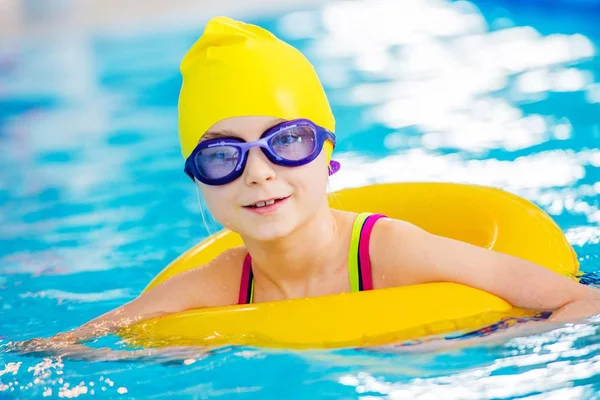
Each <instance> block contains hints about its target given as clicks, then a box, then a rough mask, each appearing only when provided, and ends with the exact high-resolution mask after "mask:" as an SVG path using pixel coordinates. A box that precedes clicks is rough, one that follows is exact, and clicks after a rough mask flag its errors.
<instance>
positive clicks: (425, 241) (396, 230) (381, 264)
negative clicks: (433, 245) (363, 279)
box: [369, 218, 431, 288]
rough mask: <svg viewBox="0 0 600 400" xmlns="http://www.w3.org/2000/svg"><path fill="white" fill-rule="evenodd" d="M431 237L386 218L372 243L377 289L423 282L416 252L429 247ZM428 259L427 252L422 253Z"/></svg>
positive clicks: (374, 282)
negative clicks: (417, 265)
mask: <svg viewBox="0 0 600 400" xmlns="http://www.w3.org/2000/svg"><path fill="white" fill-rule="evenodd" d="M430 237H431V235H430V234H429V233H427V232H426V231H424V230H423V229H422V228H420V227H418V226H416V225H414V224H412V223H410V222H408V221H403V220H399V219H394V218H382V219H380V220H378V221H377V223H376V224H375V225H374V226H373V230H372V234H371V239H370V242H369V250H370V258H371V264H372V273H373V284H374V286H375V288H383V287H391V286H404V285H412V284H417V283H421V278H420V276H419V275H420V274H418V273H415V271H414V267H415V265H413V264H415V263H414V262H413V259H414V257H415V252H416V249H419V251H422V250H423V249H428V248H429V244H430V243H429V242H430V240H429V238H430ZM421 256H422V257H427V254H426V253H423V254H421Z"/></svg>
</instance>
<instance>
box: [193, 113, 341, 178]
mask: <svg viewBox="0 0 600 400" xmlns="http://www.w3.org/2000/svg"><path fill="white" fill-rule="evenodd" d="M326 140H330V141H331V142H332V143H333V145H334V146H335V134H334V133H333V132H330V131H328V130H327V129H325V128H323V127H320V126H318V125H316V124H314V123H313V122H312V121H310V120H307V119H295V120H291V121H285V122H282V123H280V124H277V125H275V126H273V127H272V128H269V129H268V130H266V131H265V132H264V133H263V134H262V135H261V138H260V139H259V140H255V141H253V142H245V141H244V140H242V139H240V138H235V137H227V138H217V139H208V140H205V141H202V142H200V143H198V146H196V148H195V149H194V151H192V154H190V156H189V157H188V158H187V160H186V161H185V173H186V174H187V175H188V176H189V177H190V178H192V180H193V179H194V178H196V179H197V180H199V181H200V182H202V183H204V184H206V185H224V184H226V183H229V182H233V181H234V180H236V179H237V178H239V177H240V176H241V175H242V173H243V172H244V168H245V167H246V161H247V160H248V151H249V150H250V149H251V148H253V147H260V148H261V150H262V152H263V153H264V154H265V156H266V157H267V158H268V159H269V161H271V162H272V163H273V164H276V165H282V166H284V167H298V166H301V165H305V164H308V163H309V162H311V161H312V160H314V159H315V158H317V156H318V155H319V153H321V150H322V149H323V144H324V143H325V141H326ZM339 169H340V164H339V163H338V162H337V161H333V160H332V161H331V162H330V164H329V175H332V174H334V173H335V172H337V171H338V170H339Z"/></svg>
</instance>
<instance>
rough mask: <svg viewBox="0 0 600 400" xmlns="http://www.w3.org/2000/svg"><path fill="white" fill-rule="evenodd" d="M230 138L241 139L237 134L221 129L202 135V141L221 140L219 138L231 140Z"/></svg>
mask: <svg viewBox="0 0 600 400" xmlns="http://www.w3.org/2000/svg"><path fill="white" fill-rule="evenodd" d="M230 137H239V136H238V135H237V133H235V132H233V131H230V130H227V129H221V130H219V131H211V132H206V133H205V134H204V135H202V137H201V138H200V141H203V140H209V139H219V138H230Z"/></svg>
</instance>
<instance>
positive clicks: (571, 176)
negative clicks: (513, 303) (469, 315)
mask: <svg viewBox="0 0 600 400" xmlns="http://www.w3.org/2000/svg"><path fill="white" fill-rule="evenodd" d="M528 4H529V5H528V6H524V5H520V4H518V2H516V1H514V2H509V1H507V2H501V1H482V2H477V3H476V4H474V3H469V2H465V1H460V2H446V1H443V0H437V1H434V0H420V1H410V2H409V1H406V2H396V1H393V0H387V1H376V2H368V3H366V2H331V3H325V4H324V5H322V6H311V7H305V8H298V9H296V10H292V11H291V12H289V13H284V14H281V15H279V16H276V17H269V18H265V19H257V18H254V19H252V20H250V21H249V22H254V23H257V24H259V25H261V26H264V27H266V28H268V29H271V30H272V31H274V32H275V33H276V34H277V35H279V36H280V37H282V38H283V39H285V40H288V41H289V42H290V43H292V44H293V45H295V46H297V47H298V48H300V49H301V50H302V51H303V52H305V54H306V55H307V56H308V57H309V58H310V59H311V60H312V61H313V62H314V64H315V66H316V69H317V70H318V72H319V74H320V75H321V77H322V79H323V82H324V85H325V87H326V90H327V92H328V94H329V96H330V100H331V103H332V105H333V107H334V111H335V113H336V115H337V133H338V137H339V145H338V149H337V153H338V158H339V159H340V160H341V161H342V164H343V169H342V171H341V172H340V173H339V174H338V175H336V176H335V177H334V178H333V180H332V182H331V186H332V189H338V188H342V187H349V186H358V185H364V184H368V183H372V182H389V181H408V180H410V181H424V180H425V181H434V180H437V181H455V182H471V183H478V184H486V185H491V186H496V187H501V188H504V189H507V190H510V191H512V192H514V193H518V194H520V195H522V196H524V197H526V198H528V199H530V200H532V201H534V202H535V203H536V204H538V205H540V206H541V207H542V208H543V209H544V210H546V211H547V212H548V213H549V214H551V215H552V217H553V218H554V219H555V220H556V221H557V223H558V224H559V225H560V227H561V228H562V229H563V231H564V232H565V233H566V234H567V237H568V238H569V240H570V241H571V243H572V244H573V245H574V248H575V249H576V251H577V253H578V255H579V257H580V261H581V267H582V269H583V270H584V271H586V272H588V273H590V274H591V275H590V276H591V277H592V278H593V273H594V272H597V271H600V263H599V258H598V254H599V250H600V244H599V243H600V227H599V223H600V202H599V200H598V198H599V197H598V194H599V193H600V183H599V182H598V181H599V178H600V150H598V147H599V146H598V143H600V75H599V74H600V72H599V71H600V68H599V67H600V57H599V55H598V54H599V52H600V25H599V24H598V22H597V21H598V17H599V16H600V8H599V6H597V5H594V2H589V3H588V2H584V1H580V2H577V3H574V4H575V5H574V6H573V7H572V8H566V7H565V6H564V4H562V3H561V2H560V1H553V2H550V3H543V2H530V3H528ZM202 28H203V27H202V23H197V24H194V25H191V24H181V25H179V26H172V27H170V28H165V27H162V26H161V27H157V28H156V29H155V30H153V31H149V30H148V29H145V30H144V31H139V32H127V33H112V34H107V33H103V32H95V33H89V32H87V33H85V34H81V35H68V36H63V37H57V38H44V39H38V40H35V41H34V40H25V39H23V40H21V41H13V42H11V43H10V44H9V45H7V46H6V47H3V48H2V49H3V50H2V53H0V57H1V60H0V129H1V131H0V153H1V154H2V156H1V157H0V226H1V227H2V228H1V229H0V272H1V275H0V336H1V337H0V346H2V344H5V343H7V342H8V341H11V340H25V339H29V338H32V337H39V336H49V335H51V334H54V333H56V332H59V331H63V330H67V329H70V328H73V327H75V326H77V325H79V324H81V323H83V322H86V321H87V320H89V319H91V318H93V317H95V316H97V315H99V314H101V313H103V312H105V311H108V310H110V309H112V308H114V307H117V306H119V305H121V304H123V303H124V302H126V301H129V300H131V299H133V298H134V297H135V296H136V295H137V294H138V293H139V292H140V291H141V290H142V289H143V288H144V287H145V285H146V284H147V283H148V282H149V280H150V279H151V278H152V277H153V276H154V275H155V274H156V273H158V272H159V271H160V270H161V269H162V268H163V267H164V266H165V265H166V264H167V263H168V262H169V261H171V260H172V259H174V258H175V257H176V256H177V255H178V254H180V253H181V252H183V251H184V250H186V249H187V248H189V247H191V246H192V245H193V244H195V243H197V242H198V241H199V240H201V239H202V238H205V237H206V236H207V234H208V232H207V227H206V226H205V224H204V223H203V222H202V218H201V213H200V210H199V207H198V203H197V198H196V193H195V191H194V189H193V186H192V185H191V184H190V182H189V179H188V178H187V177H186V176H185V175H184V174H183V173H182V168H183V163H182V160H181V159H180V153H179V146H178V141H177V131H176V129H177V123H176V122H177V115H176V104H177V96H178V91H179V85H180V77H179V72H178V64H179V61H180V59H181V57H182V55H183V54H184V53H185V51H186V50H187V48H188V47H189V46H190V45H191V44H192V43H193V41H194V40H195V39H196V38H197V37H198V35H199V34H200V33H201V31H202ZM208 228H209V229H210V230H211V231H213V232H214V231H215V230H216V229H217V228H218V227H217V226H216V225H214V224H211V223H210V222H209V225H208ZM399 306H403V305H399ZM598 321H599V320H597V319H596V320H594V319H592V320H590V321H582V322H581V323H580V324H575V325H566V326H563V325H561V326H557V327H556V328H555V329H554V330H552V331H550V332H545V333H535V332H532V333H523V334H520V335H517V336H516V337H511V338H498V339H494V340H491V341H490V340H489V339H488V341H485V342H483V341H481V342H478V341H477V340H474V341H472V342H469V343H468V344H466V343H462V344H460V345H459V344H457V343H453V344H452V345H448V346H444V348H442V349H439V348H429V347H424V348H418V346H417V347H415V348H414V349H413V350H410V351H409V350H402V351H401V350H400V348H398V347H386V348H379V349H344V350H336V351H286V350H277V351H271V350H269V351H266V350H262V349H254V348H237V347H225V348H222V349H216V350H214V351H212V352H210V353H204V354H203V353H199V352H198V351H195V352H192V351H191V350H189V349H178V350H177V351H172V352H170V353H166V354H162V355H160V356H158V357H144V358H141V359H138V360H128V361H121V362H108V361H102V360H98V358H100V357H97V359H95V360H94V359H90V360H88V361H79V362H77V361H61V360H57V359H55V358H47V359H44V358H36V357H22V356H17V355H15V354H13V353H5V352H0V398H36V397H54V398H57V397H86V396H96V397H98V396H100V397H121V398H155V397H167V396H169V397H171V396H177V397H189V398H236V399H237V398H240V399H243V398H298V399H300V398H302V399H303V398H335V399H345V398H358V397H360V398H363V399H373V398H379V397H387V398H392V399H480V398H495V399H500V398H501V399H508V398H531V399H542V398H543V399H547V398H552V399H567V398H568V399H576V398H600V396H599V395H598V394H596V393H597V392H599V391H600V344H599V342H600V325H599V322H598ZM357 323H358V322H357ZM93 345H94V346H96V347H100V346H111V347H113V348H119V347H120V344H119V343H118V342H117V340H115V339H114V338H107V339H103V340H101V341H98V342H97V343H94V344H93ZM92 358H93V357H92Z"/></svg>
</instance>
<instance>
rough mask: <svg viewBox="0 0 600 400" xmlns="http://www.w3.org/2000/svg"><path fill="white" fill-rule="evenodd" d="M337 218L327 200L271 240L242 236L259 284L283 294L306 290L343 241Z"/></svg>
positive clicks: (334, 259) (335, 257)
mask: <svg viewBox="0 0 600 400" xmlns="http://www.w3.org/2000/svg"><path fill="white" fill-rule="evenodd" d="M341 230H343V229H340V221H339V218H338V217H337V216H336V213H334V211H333V210H331V209H330V208H329V205H328V204H327V202H324V204H323V206H322V207H320V208H319V211H318V212H317V213H316V214H315V216H314V217H313V218H312V219H310V220H309V221H307V222H306V223H305V224H303V225H301V226H299V227H297V228H296V229H295V230H294V231H293V232H291V233H290V234H288V235H286V236H285V237H282V238H279V239H276V240H272V241H268V242H265V241H254V240H252V239H248V238H244V243H245V245H246V248H247V249H248V251H249V252H250V254H251V255H252V270H253V273H254V276H255V279H256V281H257V282H260V283H261V286H263V287H265V286H272V287H274V289H276V290H277V291H278V292H280V293H281V295H283V297H284V298H290V297H296V296H295V295H294V292H297V291H298V290H301V291H303V290H306V288H307V286H309V285H310V282H311V281H314V280H315V279H319V277H322V276H324V275H326V273H325V272H326V270H328V269H330V268H331V265H332V264H334V263H335V262H336V260H337V261H339V257H340V254H341V253H340V251H341V250H342V247H343V246H344V244H345V241H344V240H343V239H342V234H341Z"/></svg>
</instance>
